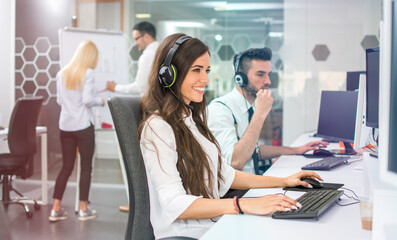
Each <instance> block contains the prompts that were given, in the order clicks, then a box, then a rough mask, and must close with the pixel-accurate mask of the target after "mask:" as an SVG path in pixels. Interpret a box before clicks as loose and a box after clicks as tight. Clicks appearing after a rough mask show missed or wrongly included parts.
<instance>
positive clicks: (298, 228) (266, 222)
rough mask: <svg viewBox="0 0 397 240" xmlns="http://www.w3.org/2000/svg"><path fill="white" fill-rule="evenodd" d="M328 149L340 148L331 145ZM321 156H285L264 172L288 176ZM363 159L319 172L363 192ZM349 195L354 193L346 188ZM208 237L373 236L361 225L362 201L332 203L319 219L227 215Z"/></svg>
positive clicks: (301, 139) (302, 140) (258, 191)
mask: <svg viewBox="0 0 397 240" xmlns="http://www.w3.org/2000/svg"><path fill="white" fill-rule="evenodd" d="M314 140H318V139H317V138H310V137H309V135H308V134H304V135H302V136H301V137H299V138H298V139H297V140H296V141H295V142H294V144H293V145H294V146H298V145H302V144H304V143H306V142H309V141H314ZM328 148H337V144H331V145H330V146H329V147H328ZM316 160H318V159H313V158H305V157H303V156H282V157H280V158H279V159H278V160H277V161H276V162H275V163H274V165H273V166H272V167H271V168H270V169H269V170H268V171H267V172H266V173H265V175H270V176H280V177H281V176H283V177H284V176H288V175H291V174H293V173H295V172H297V171H299V170H300V168H301V166H303V165H305V164H308V163H310V162H313V161H316ZM358 164H362V162H361V161H359V162H354V163H351V164H350V165H344V166H340V167H337V168H335V169H332V170H331V171H318V172H317V173H319V174H320V176H321V177H322V178H323V179H324V182H331V183H344V184H345V186H344V187H346V188H348V189H351V190H353V191H354V192H355V193H356V194H357V195H360V194H361V193H362V192H363V188H362V185H363V171H362V170H356V169H355V166H357V165H358ZM283 192H284V191H283V190H282V189H281V188H268V189H251V190H249V191H248V192H247V194H246V195H245V196H247V197H256V196H263V195H266V194H274V193H283ZM345 193H346V194H348V195H349V196H351V195H352V193H350V192H349V191H347V190H345ZM301 194H303V193H300V192H292V191H289V192H287V194H286V195H287V196H290V197H292V198H297V197H299V196H300V195H301ZM341 198H342V201H341V204H345V203H349V202H351V200H349V199H348V198H347V197H346V196H342V197H341ZM201 239H204V240H208V239H238V240H241V239H277V240H279V239H286V240H291V239H294V240H296V239H305V240H306V239H360V240H361V239H371V231H366V230H363V229H362V228H361V220H360V207H359V204H354V205H350V206H344V207H342V206H338V205H336V204H333V205H332V206H331V207H330V208H329V209H328V210H327V211H325V212H324V213H323V214H322V215H321V216H320V217H319V218H318V220H312V219H309V220H307V219H306V220H302V219H294V220H292V219H289V220H284V219H273V218H272V217H271V216H255V215H250V214H243V215H224V216H223V217H221V219H220V220H219V221H218V222H217V223H216V224H215V225H214V226H213V227H212V228H211V229H210V230H209V231H208V232H207V233H206V234H205V235H204V236H203V237H202V238H201Z"/></svg>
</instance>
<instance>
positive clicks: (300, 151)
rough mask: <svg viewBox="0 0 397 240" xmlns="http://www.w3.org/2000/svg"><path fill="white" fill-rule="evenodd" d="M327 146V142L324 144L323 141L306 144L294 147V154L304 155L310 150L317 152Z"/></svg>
mask: <svg viewBox="0 0 397 240" xmlns="http://www.w3.org/2000/svg"><path fill="white" fill-rule="evenodd" d="M328 145H329V143H328V142H324V141H314V142H309V143H306V144H305V145H302V146H300V147H296V148H295V149H296V152H295V154H304V153H306V152H307V151H310V150H317V149H320V148H326V147H327V146H328Z"/></svg>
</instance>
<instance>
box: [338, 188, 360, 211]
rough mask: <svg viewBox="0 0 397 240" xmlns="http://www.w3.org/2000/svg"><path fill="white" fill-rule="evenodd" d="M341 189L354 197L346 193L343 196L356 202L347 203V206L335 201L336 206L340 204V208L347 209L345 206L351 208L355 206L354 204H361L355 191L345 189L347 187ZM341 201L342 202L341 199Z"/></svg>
mask: <svg viewBox="0 0 397 240" xmlns="http://www.w3.org/2000/svg"><path fill="white" fill-rule="evenodd" d="M340 189H343V190H347V191H350V192H351V193H353V195H354V196H349V195H347V194H346V193H343V195H345V196H346V197H348V198H349V199H353V200H355V201H354V202H351V203H346V204H341V203H338V201H335V203H336V204H338V205H339V206H342V207H345V206H350V205H354V204H358V203H360V200H359V199H358V196H357V194H356V193H355V192H354V191H353V190H351V189H348V188H345V187H341V188H340ZM339 201H341V200H340V199H339Z"/></svg>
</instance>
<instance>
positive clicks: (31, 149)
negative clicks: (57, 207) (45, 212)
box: [0, 97, 43, 218]
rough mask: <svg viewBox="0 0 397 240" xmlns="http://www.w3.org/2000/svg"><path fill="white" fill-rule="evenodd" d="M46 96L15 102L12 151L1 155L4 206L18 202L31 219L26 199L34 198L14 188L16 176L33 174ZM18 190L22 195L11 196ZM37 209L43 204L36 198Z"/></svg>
mask: <svg viewBox="0 0 397 240" xmlns="http://www.w3.org/2000/svg"><path fill="white" fill-rule="evenodd" d="M42 102H43V97H29V98H20V99H18V100H17V102H16V103H15V106H14V109H13V111H12V114H11V119H10V127H9V128H8V136H7V138H8V147H9V149H10V153H5V154H0V175H1V176H2V183H3V190H2V201H3V204H4V207H8V205H10V204H18V205H21V206H23V207H24V208H25V213H26V216H27V217H28V218H31V217H32V216H33V213H32V211H30V208H29V206H28V205H27V204H26V200H33V199H29V198H27V197H23V195H22V194H21V193H20V192H18V191H17V190H15V189H14V188H13V187H12V183H11V182H12V176H14V175H16V176H19V177H21V178H22V179H25V178H28V177H31V176H32V175H33V155H34V154H35V153H36V125H37V119H38V116H39V112H40V109H41V105H42ZM11 191H14V192H16V193H17V194H18V195H19V196H21V197H20V198H10V192H11ZM33 203H34V208H35V209H36V210H39V209H40V205H38V204H37V202H36V201H35V200H33Z"/></svg>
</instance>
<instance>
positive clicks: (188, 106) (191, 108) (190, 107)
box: [169, 88, 193, 111]
mask: <svg viewBox="0 0 397 240" xmlns="http://www.w3.org/2000/svg"><path fill="white" fill-rule="evenodd" d="M169 90H170V91H171V93H172V95H174V96H175V97H176V98H177V99H178V100H179V101H180V102H181V103H182V104H183V105H185V106H186V107H187V108H189V109H190V110H192V111H193V107H192V106H190V105H188V104H186V103H185V102H184V101H182V99H180V98H179V97H178V96H177V95H176V94H175V93H174V91H172V89H171V88H169Z"/></svg>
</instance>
